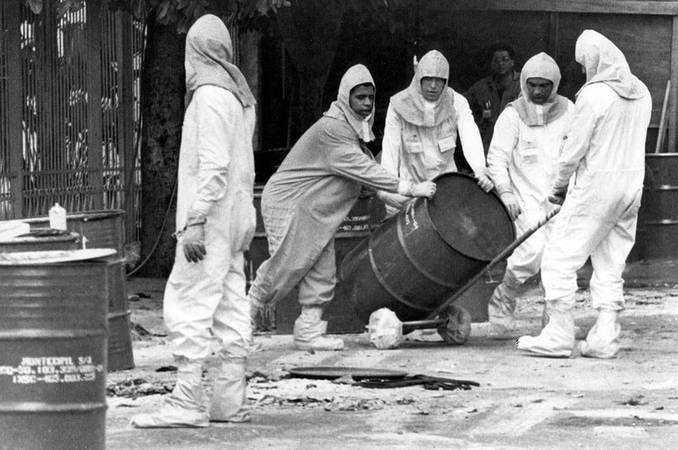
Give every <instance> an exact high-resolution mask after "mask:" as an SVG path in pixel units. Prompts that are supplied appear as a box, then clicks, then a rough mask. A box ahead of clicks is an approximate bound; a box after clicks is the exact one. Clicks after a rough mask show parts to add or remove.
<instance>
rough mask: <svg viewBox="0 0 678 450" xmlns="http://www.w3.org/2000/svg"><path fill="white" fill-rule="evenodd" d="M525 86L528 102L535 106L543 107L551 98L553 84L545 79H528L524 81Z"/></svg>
mask: <svg viewBox="0 0 678 450" xmlns="http://www.w3.org/2000/svg"><path fill="white" fill-rule="evenodd" d="M525 85H526V86H527V95H528V96H529V97H530V101H531V102H532V103H534V104H537V105H543V104H544V103H546V101H547V100H548V99H549V97H550V96H551V91H552V90H553V83H552V82H551V81H550V80H547V79H546V78H539V77H534V78H528V79H527V80H526V81H525Z"/></svg>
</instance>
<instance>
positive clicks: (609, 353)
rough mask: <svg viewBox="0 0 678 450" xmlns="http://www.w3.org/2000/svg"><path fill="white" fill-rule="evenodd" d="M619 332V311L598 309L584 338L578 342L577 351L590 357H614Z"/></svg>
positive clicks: (617, 348) (617, 349) (616, 350)
mask: <svg viewBox="0 0 678 450" xmlns="http://www.w3.org/2000/svg"><path fill="white" fill-rule="evenodd" d="M620 334H621V325H620V324H619V311H615V310H612V309H600V310H599V311H598V319H597V320H596V323H595V324H593V327H591V329H590V330H589V334H588V335H587V336H586V340H585V341H581V342H580V343H579V351H580V352H581V355H582V356H588V357H590V358H603V359H607V358H614V357H616V356H617V352H618V351H619V335H620Z"/></svg>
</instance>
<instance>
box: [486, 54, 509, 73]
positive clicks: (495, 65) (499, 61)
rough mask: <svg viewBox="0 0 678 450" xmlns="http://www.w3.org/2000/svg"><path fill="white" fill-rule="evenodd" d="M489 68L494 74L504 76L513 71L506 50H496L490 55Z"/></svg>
mask: <svg viewBox="0 0 678 450" xmlns="http://www.w3.org/2000/svg"><path fill="white" fill-rule="evenodd" d="M490 66H491V67H492V72H494V73H495V74H497V75H506V74H507V73H509V72H510V71H512V70H513V58H511V55H510V54H509V52H507V51H506V50H497V51H496V52H494V54H493V55H492V62H491V63H490Z"/></svg>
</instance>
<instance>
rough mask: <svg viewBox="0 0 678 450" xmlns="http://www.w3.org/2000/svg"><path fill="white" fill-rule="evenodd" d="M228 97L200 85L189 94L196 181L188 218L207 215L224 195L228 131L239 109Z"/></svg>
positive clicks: (233, 123)
mask: <svg viewBox="0 0 678 450" xmlns="http://www.w3.org/2000/svg"><path fill="white" fill-rule="evenodd" d="M230 97H231V98H223V97H221V96H219V97H215V96H214V95H212V94H211V93H210V90H209V89H201V88H198V89H197V90H196V91H195V93H194V94H193V99H192V101H193V102H197V103H196V105H195V111H196V118H195V121H196V123H197V124H198V140H197V144H196V145H197V147H198V148H197V154H198V165H199V170H198V173H199V180H198V186H197V191H196V195H195V200H194V201H193V203H192V204H191V206H190V208H189V210H188V217H191V218H193V217H205V216H207V214H208V212H209V210H210V208H211V206H212V204H213V203H214V202H216V201H217V200H219V199H221V198H222V197H223V196H224V195H226V189H227V187H228V178H227V176H228V167H229V163H230V160H231V149H230V148H229V147H230V146H231V145H232V142H231V141H232V136H233V135H234V134H235V133H233V132H232V131H231V130H233V129H234V127H235V124H236V119H237V117H238V108H240V109H242V107H241V106H240V103H238V101H237V100H236V99H235V97H233V96H232V95H230ZM231 100H232V101H231ZM229 131H231V132H229Z"/></svg>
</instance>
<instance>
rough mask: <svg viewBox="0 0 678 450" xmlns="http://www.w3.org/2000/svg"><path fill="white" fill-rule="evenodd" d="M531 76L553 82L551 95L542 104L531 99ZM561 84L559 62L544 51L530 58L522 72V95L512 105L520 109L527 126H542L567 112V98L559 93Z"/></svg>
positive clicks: (519, 112)
mask: <svg viewBox="0 0 678 450" xmlns="http://www.w3.org/2000/svg"><path fill="white" fill-rule="evenodd" d="M530 78H543V79H545V80H549V81H550V82H551V83H553V89H552V90H551V95H550V96H549V98H548V99H547V100H546V102H545V103H544V104H542V105H537V104H536V103H533V102H532V101H531V100H530V95H529V93H528V91H527V80H528V79H530ZM559 85H560V69H559V68H558V64H556V62H555V61H554V60H553V58H551V57H550V56H549V55H547V54H546V53H544V52H541V53H538V54H536V55H534V56H533V57H532V58H530V59H528V60H527V62H525V65H524V66H523V69H522V71H521V72H520V90H521V91H522V95H521V96H520V98H518V99H517V100H515V101H514V102H511V103H509V105H510V106H512V107H513V108H515V109H516V111H518V115H519V116H520V120H522V121H523V122H524V123H525V124H526V125H527V126H531V127H533V126H540V125H546V124H547V123H550V122H553V121H554V120H556V119H557V118H559V117H560V116H562V115H563V114H565V112H567V99H566V98H565V97H563V96H561V95H558V86H559Z"/></svg>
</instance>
